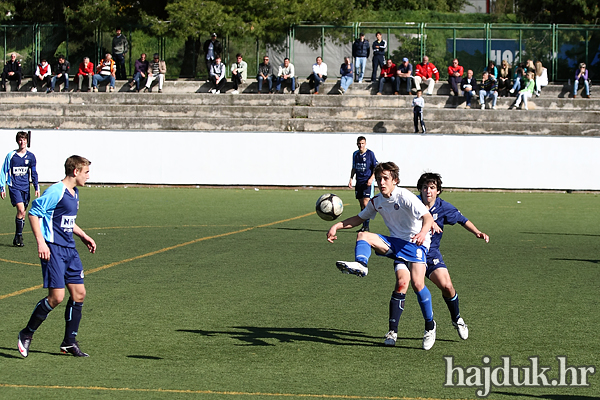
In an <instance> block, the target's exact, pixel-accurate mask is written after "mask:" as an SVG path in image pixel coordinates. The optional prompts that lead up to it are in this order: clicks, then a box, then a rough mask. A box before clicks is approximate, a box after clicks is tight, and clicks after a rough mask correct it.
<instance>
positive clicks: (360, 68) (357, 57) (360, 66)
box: [352, 33, 371, 83]
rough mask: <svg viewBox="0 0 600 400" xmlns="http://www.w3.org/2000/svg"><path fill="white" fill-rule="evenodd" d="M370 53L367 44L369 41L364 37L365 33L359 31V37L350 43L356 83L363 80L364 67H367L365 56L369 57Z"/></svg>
mask: <svg viewBox="0 0 600 400" xmlns="http://www.w3.org/2000/svg"><path fill="white" fill-rule="evenodd" d="M370 54H371V46H370V45H369V41H368V40H366V39H365V34H364V33H361V34H360V36H359V38H358V39H356V40H355V41H354V43H352V57H354V65H355V66H356V76H357V78H358V83H362V81H363V78H364V76H365V68H366V67H367V58H369V55H370Z"/></svg>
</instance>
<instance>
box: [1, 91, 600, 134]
mask: <svg viewBox="0 0 600 400" xmlns="http://www.w3.org/2000/svg"><path fill="white" fill-rule="evenodd" d="M120 83H121V84H122V85H121V86H119V85H117V86H118V87H119V88H120V89H121V90H122V91H119V92H116V93H106V92H102V91H101V92H100V93H88V92H83V93H80V92H69V93H51V94H45V93H43V92H41V93H40V92H38V93H31V92H28V91H20V92H13V93H0V115H2V120H3V125H4V127H5V128H15V129H53V128H59V129H124V130H126V129H135V130H153V129H155V130H211V131H224V130H235V131H271V132H276V131H299V132H302V131H304V132H357V133H361V132H362V133H369V132H382V133H391V134H397V133H410V132H412V131H413V129H414V128H413V124H412V110H411V102H412V97H413V96H408V95H400V96H395V95H383V96H376V95H372V93H371V92H370V89H369V86H370V84H369V83H363V84H360V85H358V84H355V85H356V87H355V89H354V90H352V91H351V90H349V91H348V94H346V95H343V96H342V95H339V94H337V95H325V94H320V95H309V94H295V95H291V94H271V95H269V94H260V95H259V94H256V93H252V92H251V90H252V85H253V84H255V83H249V84H245V85H246V86H245V87H244V89H243V90H242V92H243V94H239V95H231V94H221V95H212V94H207V93H201V92H200V93H198V92H194V91H193V90H192V89H194V88H195V90H199V89H201V88H202V87H203V86H204V85H206V84H205V83H201V82H197V81H189V82H180V81H174V82H167V83H166V84H165V87H164V88H163V89H164V90H163V93H160V94H159V93H156V88H155V89H154V90H153V92H152V93H134V92H129V93H128V92H125V89H128V85H127V86H126V88H125V83H126V82H120ZM199 85H200V86H199ZM303 85H304V83H303ZM329 85H331V88H332V90H333V88H334V87H335V84H329ZM355 85H352V86H351V88H352V87H353V86H355ZM176 86H177V87H176ZM302 87H303V86H302V85H301V88H302ZM240 89H242V88H240ZM440 89H443V85H441V87H440ZM547 89H548V90H546V88H545V89H544V90H543V91H542V96H541V97H539V98H533V99H531V100H530V102H529V108H530V110H529V111H521V110H509V107H510V106H511V105H512V104H513V102H514V98H504V97H503V98H500V99H498V104H497V110H480V109H479V106H478V104H477V102H476V101H475V100H473V108H471V109H465V99H464V97H462V96H459V97H454V96H448V95H433V96H425V101H426V107H425V120H426V123H427V128H428V132H429V133H442V134H486V133H487V134H521V135H523V134H525V135H528V134H531V135H580V136H587V135H590V136H600V128H599V126H600V125H599V124H598V122H600V99H595V98H592V99H581V98H577V99H571V98H565V97H560V93H561V90H562V89H561V88H560V86H559V85H550V87H548V88H547ZM188 90H189V91H188ZM244 90H247V91H248V90H249V91H250V93H245V92H244ZM300 92H302V90H301V91H300ZM552 93H554V95H552Z"/></svg>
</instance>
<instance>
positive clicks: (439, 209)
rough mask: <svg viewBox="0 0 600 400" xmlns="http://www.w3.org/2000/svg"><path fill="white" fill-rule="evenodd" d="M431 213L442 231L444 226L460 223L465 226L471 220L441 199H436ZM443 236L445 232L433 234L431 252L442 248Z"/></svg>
mask: <svg viewBox="0 0 600 400" xmlns="http://www.w3.org/2000/svg"><path fill="white" fill-rule="evenodd" d="M419 199H421V196H419ZM421 201H422V199H421ZM429 213H430V214H431V215H432V216H433V220H434V221H435V223H436V224H438V226H439V227H440V229H442V230H443V229H444V224H448V225H454V224H456V223H457V222H458V223H459V224H461V225H464V224H466V223H467V221H468V220H469V219H468V218H466V217H465V216H464V215H462V214H461V212H460V211H458V209H457V208H456V207H454V206H453V205H452V204H450V203H448V202H447V201H444V200H442V199H440V198H439V197H437V198H436V199H435V203H433V206H432V207H431V208H430V209H429ZM443 234H444V232H440V233H434V234H433V236H432V237H431V246H430V249H431V250H434V249H439V248H440V241H441V240H442V235H443Z"/></svg>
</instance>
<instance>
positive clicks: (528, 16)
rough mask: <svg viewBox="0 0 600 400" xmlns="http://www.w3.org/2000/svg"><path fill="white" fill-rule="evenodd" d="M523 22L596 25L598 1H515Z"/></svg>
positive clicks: (599, 8) (598, 15) (598, 13)
mask: <svg viewBox="0 0 600 400" xmlns="http://www.w3.org/2000/svg"><path fill="white" fill-rule="evenodd" d="M515 4H516V6H517V10H518V14H519V15H520V16H521V17H522V18H523V20H524V21H525V22H531V23H539V24H542V23H544V24H550V23H552V24H590V23H591V24H597V23H598V18H600V6H599V4H598V0H539V1H535V2H532V1H529V0H515Z"/></svg>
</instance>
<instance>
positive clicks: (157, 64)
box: [144, 53, 167, 93]
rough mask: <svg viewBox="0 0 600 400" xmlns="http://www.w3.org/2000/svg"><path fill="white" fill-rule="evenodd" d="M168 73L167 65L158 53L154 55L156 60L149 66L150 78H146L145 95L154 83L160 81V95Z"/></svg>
mask: <svg viewBox="0 0 600 400" xmlns="http://www.w3.org/2000/svg"><path fill="white" fill-rule="evenodd" d="M166 73H167V63H165V62H164V61H163V60H161V59H160V55H159V54H158V53H154V59H153V60H152V61H150V63H149V64H148V74H147V75H148V77H147V78H146V87H145V88H144V93H146V92H147V91H149V90H150V86H151V85H152V82H154V81H155V80H156V79H158V93H162V88H163V83H164V82H165V74H166Z"/></svg>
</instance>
